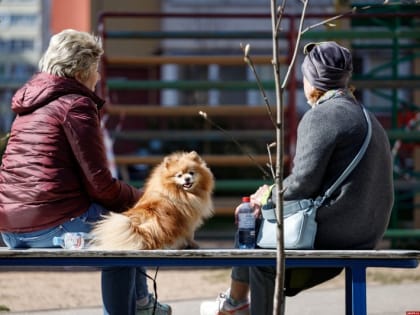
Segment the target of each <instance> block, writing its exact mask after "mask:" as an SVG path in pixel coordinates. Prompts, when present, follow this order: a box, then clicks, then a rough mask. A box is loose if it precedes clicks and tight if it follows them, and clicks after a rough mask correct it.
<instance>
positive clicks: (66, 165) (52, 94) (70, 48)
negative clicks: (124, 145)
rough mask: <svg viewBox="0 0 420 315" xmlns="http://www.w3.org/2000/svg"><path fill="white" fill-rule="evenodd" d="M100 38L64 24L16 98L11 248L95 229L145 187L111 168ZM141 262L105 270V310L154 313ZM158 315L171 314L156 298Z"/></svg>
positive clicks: (2, 181)
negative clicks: (103, 119) (100, 87)
mask: <svg viewBox="0 0 420 315" xmlns="http://www.w3.org/2000/svg"><path fill="white" fill-rule="evenodd" d="M102 54H103V49H102V44H101V41H100V39H99V38H97V37H95V36H93V35H91V34H89V33H85V32H79V31H76V30H71V29H68V30H64V31H62V32H60V33H58V34H56V35H54V36H52V38H51V40H50V44H49V46H48V48H47V50H46V51H45V53H44V55H43V56H42V58H41V60H40V62H39V70H40V72H39V73H37V74H35V75H34V76H33V77H32V78H31V79H30V80H29V81H28V82H27V83H26V84H25V85H24V86H23V87H22V88H21V89H19V90H18V91H17V92H16V94H15V95H14V97H13V99H12V110H13V112H14V113H15V114H16V119H15V120H14V122H13V124H12V128H11V133H10V138H9V142H8V144H7V147H6V151H5V153H4V156H3V159H2V164H1V169H0V231H1V236H2V238H3V240H4V242H5V244H6V245H7V246H8V247H9V248H40V247H54V244H53V241H52V240H53V238H54V237H55V236H61V235H62V234H63V233H66V232H89V231H90V229H91V225H92V223H93V222H95V221H97V220H99V218H100V217H101V215H102V214H103V213H105V212H107V211H117V212H120V211H124V210H125V209H127V208H128V207H130V206H132V205H133V204H134V203H135V202H137V200H138V199H139V198H140V196H141V192H140V191H139V190H137V189H136V188H134V187H131V186H129V185H127V184H126V183H124V182H122V181H119V180H118V179H115V178H113V177H112V175H111V172H110V171H109V169H108V161H107V158H106V150H105V146H104V142H103V137H102V131H101V125H100V114H99V111H100V109H101V107H102V106H103V105H104V101H103V100H102V99H101V98H99V97H98V96H97V95H96V94H95V93H94V90H95V86H96V84H97V82H98V81H99V79H100V75H99V73H98V65H99V61H100V57H101V55H102ZM143 272H144V270H143V269H141V268H119V269H116V268H110V269H104V270H103V272H102V295H103V302H104V312H105V313H106V314H112V315H115V314H124V315H131V314H152V311H153V306H154V304H155V302H156V301H155V300H154V298H153V297H152V296H151V295H150V294H149V293H148V290H147V283H146V278H145V276H144V274H143ZM156 306H157V311H156V313H155V314H170V313H171V310H170V307H169V306H168V305H162V304H160V303H157V304H156Z"/></svg>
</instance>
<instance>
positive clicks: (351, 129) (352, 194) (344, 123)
mask: <svg viewBox="0 0 420 315" xmlns="http://www.w3.org/2000/svg"><path fill="white" fill-rule="evenodd" d="M370 117H371V120H372V139H371V142H370V144H369V146H368V149H367V151H366V153H365V156H364V157H363V158H362V160H361V161H360V162H359V164H358V166H357V167H356V168H355V169H354V170H353V172H352V173H351V174H350V176H349V177H348V178H347V179H346V180H345V182H344V183H343V184H342V185H341V187H340V188H339V189H337V190H336V191H335V192H334V194H333V196H332V197H331V198H330V199H329V200H327V202H326V203H325V204H324V206H322V207H321V208H320V209H319V210H318V212H317V217H316V219H317V222H318V231H317V236H316V240H315V248H317V249H370V248H374V247H375V246H376V245H377V244H378V242H379V240H380V239H381V238H382V236H383V234H384V232H385V230H386V228H387V225H388V221H389V218H390V214H391V209H392V205H393V201H394V195H393V194H394V189H393V174H392V160H391V150H390V145H389V140H388V137H387V135H386V133H385V130H384V129H383V127H382V126H381V124H380V123H379V122H378V120H377V119H376V118H375V116H374V115H372V114H370ZM366 132H367V123H366V119H365V118H364V115H363V112H362V109H361V106H360V105H359V104H358V103H357V102H356V101H355V99H354V98H353V97H351V96H350V95H348V94H344V95H343V94H341V95H337V96H335V97H333V98H330V99H327V100H326V101H324V102H322V103H320V104H317V105H316V106H315V107H314V108H311V109H310V110H308V111H307V112H306V113H305V114H304V116H303V117H302V119H301V121H300V122H299V126H298V134H297V144H296V154H295V158H294V160H293V168H292V171H291V173H290V175H289V176H288V177H286V178H285V180H284V182H283V186H284V188H286V191H285V193H284V200H293V199H301V198H311V197H312V198H315V197H317V196H319V195H321V194H323V193H324V192H325V190H326V189H328V188H329V187H330V185H331V184H332V183H333V182H334V181H335V180H336V179H337V178H338V176H339V175H340V174H341V173H342V172H343V170H344V169H345V168H346V167H347V165H348V164H349V163H350V162H351V160H352V159H353V157H354V156H355V155H356V154H357V152H358V150H359V149H360V147H361V145H362V143H363V141H364V139H365V136H366Z"/></svg>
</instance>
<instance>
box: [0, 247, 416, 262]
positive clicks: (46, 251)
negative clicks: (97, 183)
mask: <svg viewBox="0 0 420 315" xmlns="http://www.w3.org/2000/svg"><path fill="white" fill-rule="evenodd" d="M95 257H96V258H98V259H108V258H110V259H112V258H172V259H184V258H192V259H203V258H210V259H224V258H240V259H242V258H255V259H258V258H262V259H265V258H270V259H276V250H274V249H183V250H174V249H156V250H121V251H106V250H94V249H84V250H64V249H63V250H61V249H53V248H43V249H13V250H11V249H7V248H5V247H2V248H0V260H3V259H6V258H95ZM285 257H286V258H287V259H307V260H311V259H326V260H329V259H330V260H331V259H365V260H368V259H372V260H375V259H379V260H382V259H389V260H393V259H420V251H419V250H285Z"/></svg>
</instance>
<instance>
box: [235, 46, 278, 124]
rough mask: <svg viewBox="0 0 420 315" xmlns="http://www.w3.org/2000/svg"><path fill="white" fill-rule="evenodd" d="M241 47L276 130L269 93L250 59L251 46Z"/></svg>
mask: <svg viewBox="0 0 420 315" xmlns="http://www.w3.org/2000/svg"><path fill="white" fill-rule="evenodd" d="M240 46H241V48H242V50H243V52H244V61H245V62H246V64H247V65H248V66H249V67H250V68H251V70H252V72H253V73H254V77H255V80H256V82H257V85H258V90H259V91H260V93H261V96H262V98H263V100H264V104H265V106H266V108H267V112H268V116H269V117H270V120H271V122H272V123H273V126H274V128H276V121H275V119H274V115H273V112H272V111H271V107H270V102H269V100H268V96H267V93H266V92H265V89H264V86H263V85H262V83H261V80H260V77H259V75H258V73H257V70H256V69H255V65H254V62H253V61H252V58H251V57H250V54H249V51H250V49H251V46H250V45H249V44H246V45H245V46H243V45H242V44H241V45H240Z"/></svg>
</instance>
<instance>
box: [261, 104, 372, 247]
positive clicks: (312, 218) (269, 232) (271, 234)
mask: <svg viewBox="0 0 420 315" xmlns="http://www.w3.org/2000/svg"><path fill="white" fill-rule="evenodd" d="M362 109H363V114H364V115H365V117H366V121H367V124H368V132H367V135H366V137H365V140H364V142H363V145H362V147H361V148H360V150H359V152H358V153H357V154H356V156H355V157H354V158H353V160H352V161H351V163H350V164H349V165H348V166H347V168H346V169H345V170H344V172H343V173H342V174H341V175H340V177H339V178H338V179H337V180H336V181H335V182H334V184H333V185H332V186H331V187H330V188H329V189H328V190H327V191H326V192H325V194H324V195H323V196H321V197H318V198H316V199H301V200H291V201H285V202H284V203H283V236H284V248H286V249H313V248H314V242H315V236H316V231H317V222H316V212H317V210H318V209H319V208H320V207H321V206H322V204H323V203H324V202H325V200H326V199H327V198H329V197H330V196H331V195H332V193H333V192H334V191H335V190H336V189H337V188H338V186H340V185H341V183H342V182H343V181H344V180H345V179H346V177H347V176H348V175H349V174H350V173H351V172H352V171H353V169H354V168H355V167H356V165H357V164H358V163H359V161H360V160H361V159H362V157H363V155H364V154H365V152H366V149H367V147H368V145H369V142H370V138H371V136H372V123H371V120H370V117H369V114H368V113H367V111H366V110H365V109H364V108H363V107H362ZM273 187H274V185H273V186H271V189H270V191H269V193H268V194H267V196H266V198H265V200H263V202H262V209H261V214H262V221H261V225H260V229H259V231H258V236H257V241H256V244H257V246H258V247H261V248H276V247H277V232H276V231H277V218H276V210H275V208H276V206H275V203H274V202H273V198H272V194H271V190H272V188H273Z"/></svg>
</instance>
